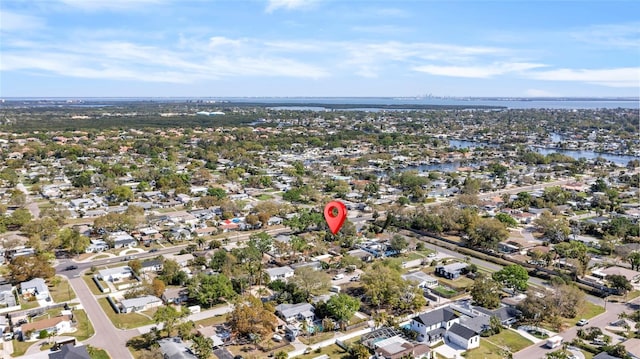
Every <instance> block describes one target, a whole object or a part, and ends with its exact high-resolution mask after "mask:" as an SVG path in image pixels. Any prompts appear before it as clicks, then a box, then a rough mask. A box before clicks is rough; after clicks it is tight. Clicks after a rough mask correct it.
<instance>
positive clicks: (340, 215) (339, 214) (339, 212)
mask: <svg viewBox="0 0 640 359" xmlns="http://www.w3.org/2000/svg"><path fill="white" fill-rule="evenodd" d="M324 219H325V220H326V221H327V224H328V225H329V229H330V230H331V233H333V234H336V233H338V231H339V230H340V228H342V225H343V224H344V220H345V219H347V207H346V206H345V205H344V203H342V202H340V201H331V202H329V203H327V205H326V206H325V207H324Z"/></svg>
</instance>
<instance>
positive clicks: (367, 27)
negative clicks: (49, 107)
mask: <svg viewBox="0 0 640 359" xmlns="http://www.w3.org/2000/svg"><path fill="white" fill-rule="evenodd" d="M639 14H640V2H639V1H619V2H617V1H517V0H512V1H445V0H442V1H428V0H424V1H422V0H413V1H403V0H398V1H385V0H378V1H376V0H371V1H367V0H359V1H347V0H2V1H1V2H0V96H2V97H16V96H18V97H23V96H44V97H49V96H61V97H80V96H82V97H93V96H110V97H132V96H133V97H139V96H144V97H146V96H151V97H157V96H168V97H172V96H187V97H191V96H192V97H196V96H197V97H221V96H227V97H231V96H418V95H425V94H433V95H436V96H513V97H519V96H633V97H637V96H638V95H640V15H639Z"/></svg>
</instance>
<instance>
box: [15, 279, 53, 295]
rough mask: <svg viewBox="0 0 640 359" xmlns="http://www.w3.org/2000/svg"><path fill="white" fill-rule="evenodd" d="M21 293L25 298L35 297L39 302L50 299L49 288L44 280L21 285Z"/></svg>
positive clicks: (33, 280)
mask: <svg viewBox="0 0 640 359" xmlns="http://www.w3.org/2000/svg"><path fill="white" fill-rule="evenodd" d="M20 293H22V296H23V297H28V296H35V297H36V299H38V300H41V299H47V298H49V288H48V287H47V283H45V281H44V279H42V278H33V279H32V280H30V281H27V282H22V283H20Z"/></svg>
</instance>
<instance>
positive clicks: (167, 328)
mask: <svg viewBox="0 0 640 359" xmlns="http://www.w3.org/2000/svg"><path fill="white" fill-rule="evenodd" d="M188 314H189V312H188V310H186V307H185V308H184V309H183V310H182V311H178V310H177V309H176V308H175V307H173V306H170V305H169V306H160V307H158V310H156V312H155V313H154V314H153V321H154V322H155V323H156V324H162V330H163V331H164V332H166V335H167V336H171V335H172V333H173V331H174V329H175V328H176V326H177V325H178V324H179V323H180V322H181V321H182V320H183V319H184V318H186V317H187V315H188Z"/></svg>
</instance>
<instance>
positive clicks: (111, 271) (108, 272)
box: [98, 266, 133, 282]
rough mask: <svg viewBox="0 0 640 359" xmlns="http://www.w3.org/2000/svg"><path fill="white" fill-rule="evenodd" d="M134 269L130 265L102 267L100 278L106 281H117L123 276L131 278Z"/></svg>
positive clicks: (99, 273)
mask: <svg viewBox="0 0 640 359" xmlns="http://www.w3.org/2000/svg"><path fill="white" fill-rule="evenodd" d="M132 274H133V271H132V270H131V268H130V267H129V266H121V267H115V268H107V269H101V270H99V271H98V278H99V279H102V280H105V281H112V282H113V281H117V280H120V279H123V278H129V277H131V275H132Z"/></svg>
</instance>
